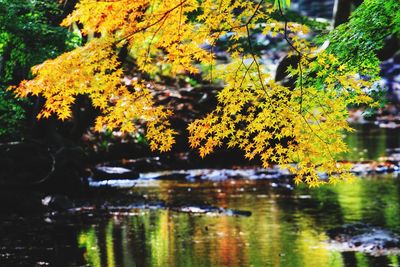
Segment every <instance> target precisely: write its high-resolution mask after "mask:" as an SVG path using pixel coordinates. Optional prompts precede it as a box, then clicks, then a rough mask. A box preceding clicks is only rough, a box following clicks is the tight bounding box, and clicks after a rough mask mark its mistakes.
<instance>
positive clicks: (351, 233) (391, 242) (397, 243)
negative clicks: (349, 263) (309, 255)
mask: <svg viewBox="0 0 400 267" xmlns="http://www.w3.org/2000/svg"><path fill="white" fill-rule="evenodd" d="M327 233H328V235H329V237H330V238H331V239H332V248H333V249H337V250H340V251H359V252H363V253H369V254H372V255H385V254H390V253H396V254H397V253H400V237H399V236H398V235H396V234H395V233H392V232H391V231H389V230H386V229H382V228H379V227H372V226H370V225H368V224H363V223H355V224H348V225H344V226H341V227H337V228H334V229H332V230H329V231H328V232H327Z"/></svg>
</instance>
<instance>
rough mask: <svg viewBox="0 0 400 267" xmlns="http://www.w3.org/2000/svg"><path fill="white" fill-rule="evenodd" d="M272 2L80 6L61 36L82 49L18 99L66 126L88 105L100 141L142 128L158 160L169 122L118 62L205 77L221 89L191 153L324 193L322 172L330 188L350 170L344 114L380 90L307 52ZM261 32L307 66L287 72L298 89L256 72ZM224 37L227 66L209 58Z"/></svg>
mask: <svg viewBox="0 0 400 267" xmlns="http://www.w3.org/2000/svg"><path fill="white" fill-rule="evenodd" d="M275 2H276V3H275V5H274V3H270V2H268V1H263V0H261V1H246V0H236V1H231V0H218V1H216V0H203V1H198V0H135V1H132V0H103V1H96V0H81V1H80V3H79V4H78V5H77V6H76V9H75V11H74V12H73V13H72V14H71V15H70V16H69V17H68V18H67V19H65V21H64V22H63V25H64V26H70V25H74V24H75V25H77V24H79V25H82V28H81V32H82V34H84V35H85V36H87V39H88V41H87V43H86V44H85V45H84V46H82V47H77V48H76V49H74V50H72V51H70V52H67V53H64V54H62V55H61V56H59V57H57V58H55V59H51V60H48V61H45V62H44V63H42V64H41V65H38V66H35V67H34V68H33V70H32V71H33V74H34V75H35V78H34V79H32V80H29V81H24V82H22V83H21V84H20V85H19V86H18V87H16V88H14V90H15V92H16V94H17V95H18V96H20V97H24V96H27V95H29V94H32V95H42V96H44V97H45V99H46V103H45V106H44V108H43V110H42V111H41V113H40V114H39V117H49V116H50V115H52V114H56V115H57V117H58V118H60V119H62V120H64V119H68V118H69V117H70V116H71V105H72V104H73V103H74V101H75V99H76V97H77V96H78V95H81V94H85V95H88V97H89V98H90V99H91V101H92V104H93V106H94V107H96V108H98V109H99V110H100V111H101V113H102V115H101V116H99V117H98V118H97V120H96V123H95V128H96V129H97V130H99V131H100V130H102V129H120V130H121V131H126V132H135V131H137V128H136V127H137V123H138V122H145V123H146V125H147V126H146V128H147V133H146V138H147V139H148V140H149V143H150V146H151V148H152V149H159V150H161V151H167V150H169V149H170V148H171V146H172V145H173V143H174V135H175V132H174V130H172V129H170V127H169V123H168V117H169V116H170V114H171V112H170V111H168V110H166V109H165V108H163V107H159V106H155V105H154V101H153V100H152V95H151V87H152V81H151V80H144V79H139V78H138V79H136V80H135V82H134V83H133V84H132V85H130V86H127V85H125V84H124V83H123V81H122V78H123V76H124V71H125V70H124V69H123V68H122V65H121V62H119V59H118V53H119V52H120V51H121V49H127V50H128V52H129V55H130V56H131V57H132V58H134V60H135V64H136V65H137V68H138V69H139V71H140V72H142V73H146V74H147V77H152V76H153V75H155V74H163V75H171V76H174V75H177V74H185V73H199V72H200V68H202V69H203V70H206V71H205V75H208V79H217V80H220V81H222V82H223V84H224V85H225V86H224V88H223V90H222V91H221V92H220V93H219V94H218V102H219V103H218V105H217V106H216V107H215V110H214V111H213V112H211V113H210V114H208V115H207V116H205V117H204V118H199V119H198V120H196V121H194V122H193V123H191V124H190V125H189V126H188V130H189V132H190V139H189V142H190V146H191V147H193V148H197V149H198V150H199V153H200V155H201V156H202V157H204V156H206V155H207V154H209V153H212V152H213V150H214V149H215V148H216V147H219V146H222V145H223V144H227V146H229V147H238V148H241V149H242V150H243V151H244V152H245V155H246V157H247V158H249V159H251V158H254V157H260V158H261V160H262V162H263V165H264V166H265V167H267V166H269V165H270V164H280V165H282V166H283V167H287V168H289V169H290V170H291V171H292V172H294V173H295V174H297V176H296V182H301V181H304V182H306V183H308V184H309V185H311V186H315V185H318V184H320V183H322V181H321V180H320V178H319V173H322V172H323V173H327V174H328V175H329V177H330V180H329V181H330V182H332V183H334V182H336V181H338V180H340V179H344V178H348V177H349V176H350V175H349V173H348V171H347V167H346V166H345V165H343V164H338V163H337V159H338V155H340V154H341V153H343V152H345V151H346V150H347V146H346V144H345V143H344V142H343V140H342V134H343V130H351V129H350V127H349V126H348V124H347V122H346V118H347V117H348V113H347V107H348V105H353V104H365V105H371V104H373V101H372V98H371V97H369V96H368V95H367V93H366V92H365V90H364V89H365V88H367V87H368V86H370V85H371V81H372V80H373V79H369V81H365V80H363V79H361V78H360V76H359V75H358V73H359V70H357V71H355V70H354V68H352V67H351V65H350V64H347V63H346V62H343V61H342V60H341V59H340V58H338V57H337V56H336V55H335V54H334V52H331V51H329V50H324V49H318V47H317V46H314V45H313V44H311V43H310V42H309V41H307V39H306V37H307V35H308V34H309V31H310V30H309V29H308V28H307V27H306V26H304V25H301V24H297V23H286V22H285V21H284V20H277V19H274V18H276V17H277V16H276V14H281V15H282V16H283V15H284V12H285V10H284V6H283V5H282V4H283V2H282V1H275ZM366 2H373V1H368V0H367V1H366ZM286 4H289V1H285V6H286ZM274 14H275V16H274ZM282 16H281V18H282ZM255 31H261V32H262V34H264V35H272V36H276V35H278V36H282V38H283V37H285V38H286V39H287V41H288V43H289V44H290V46H291V48H292V52H291V53H292V54H293V55H295V54H296V55H297V56H299V57H300V64H299V65H298V67H297V68H296V69H291V70H290V74H291V75H292V76H295V77H297V83H296V86H295V88H294V89H293V88H288V87H285V86H282V85H281V84H279V83H277V82H275V81H274V79H273V78H272V74H271V72H270V70H269V69H268V68H267V67H266V66H264V65H262V64H261V60H260V58H259V56H258V54H257V53H256V52H257V51H254V48H253V44H252V38H251V36H252V33H253V32H255ZM228 33H229V40H230V44H231V45H230V47H229V51H228V52H229V55H230V62H229V63H228V64H223V65H222V64H216V59H215V54H214V53H213V51H212V49H209V47H214V46H215V44H216V42H217V41H218V40H219V39H220V38H221V36H226V35H227V34H228ZM206 48H207V49H206ZM294 163H296V164H294Z"/></svg>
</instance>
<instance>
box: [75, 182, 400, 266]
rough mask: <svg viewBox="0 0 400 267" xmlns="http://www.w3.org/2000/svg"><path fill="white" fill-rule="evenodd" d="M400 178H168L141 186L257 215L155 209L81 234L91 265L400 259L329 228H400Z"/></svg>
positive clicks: (385, 262)
mask: <svg viewBox="0 0 400 267" xmlns="http://www.w3.org/2000/svg"><path fill="white" fill-rule="evenodd" d="M399 185H400V184H399V181H398V180H397V179H393V178H389V177H386V178H385V177H379V178H368V179H359V180H357V181H356V182H355V183H353V184H350V185H349V184H340V185H338V186H335V187H333V186H324V187H321V188H319V189H316V190H314V189H313V190H309V189H307V188H302V187H299V188H296V189H295V190H294V191H289V190H287V191H282V190H278V191H277V190H274V189H272V188H271V186H270V184H269V182H268V181H250V180H242V181H237V180H236V181H233V180H232V181H229V180H228V181H225V182H218V183H215V182H203V183H179V182H174V181H162V182H159V185H158V186H157V187H154V188H140V189H135V190H136V191H137V190H139V191H141V192H140V193H142V194H149V195H153V196H156V195H157V196H158V197H160V198H161V199H163V200H165V201H167V202H168V203H181V202H182V201H186V202H192V203H199V201H200V200H202V201H205V202H207V203H208V204H210V205H216V206H221V207H229V208H233V209H240V210H249V211H251V212H252V216H250V217H234V216H225V215H216V216H207V215H195V214H187V213H179V212H175V211H171V210H165V209H162V210H149V211H147V212H145V213H143V214H142V215H135V216H114V217H112V218H109V219H107V220H104V221H102V222H101V223H98V224H95V225H89V226H86V227H83V229H81V230H80V232H79V234H78V238H77V240H78V242H79V246H80V247H81V248H83V249H84V251H85V255H84V257H85V259H86V261H87V263H89V265H90V266H398V265H397V264H398V261H399V256H397V255H389V256H380V257H373V256H371V255H368V254H363V253H359V252H340V251H337V250H335V249H334V248H332V246H331V244H330V243H329V242H328V237H327V234H326V231H327V230H328V229H332V228H334V227H336V226H340V225H343V224H344V223H352V222H365V223H370V224H372V225H374V226H380V227H383V228H387V229H390V230H392V231H394V232H397V233H400V224H399V222H400V218H399V216H400V206H399V193H400V192H399V189H400V187H399ZM189 188H190V190H188V189H189Z"/></svg>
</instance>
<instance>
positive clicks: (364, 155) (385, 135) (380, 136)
mask: <svg viewBox="0 0 400 267" xmlns="http://www.w3.org/2000/svg"><path fill="white" fill-rule="evenodd" d="M353 128H354V129H355V130H356V131H355V132H352V133H346V134H345V135H344V140H345V141H346V143H347V144H348V145H349V147H350V151H349V153H347V154H346V155H345V157H346V158H347V159H349V160H353V161H360V160H376V159H378V158H379V157H383V156H386V155H387V152H386V150H387V149H393V148H400V130H399V129H387V128H379V127H378V126H376V125H372V124H361V125H353Z"/></svg>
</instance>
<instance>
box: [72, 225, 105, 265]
mask: <svg viewBox="0 0 400 267" xmlns="http://www.w3.org/2000/svg"><path fill="white" fill-rule="evenodd" d="M78 245H79V247H80V248H84V249H85V250H86V251H85V254H84V256H85V259H86V260H87V262H88V263H89V265H90V266H91V267H101V254H100V248H99V245H98V240H97V234H96V231H95V229H94V227H91V228H90V229H89V230H87V231H82V232H81V233H80V234H79V236H78Z"/></svg>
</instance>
